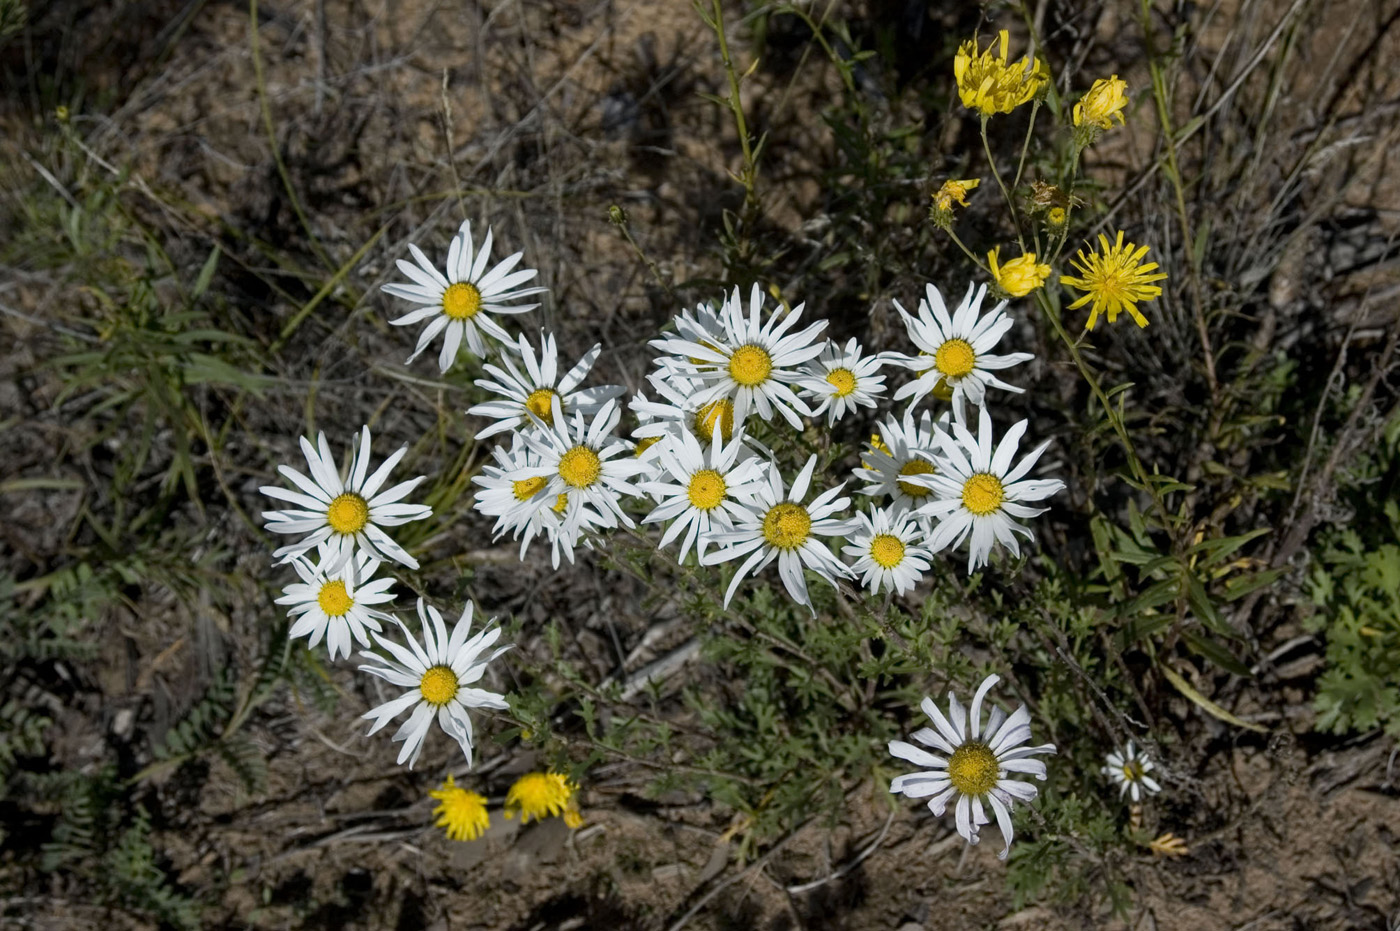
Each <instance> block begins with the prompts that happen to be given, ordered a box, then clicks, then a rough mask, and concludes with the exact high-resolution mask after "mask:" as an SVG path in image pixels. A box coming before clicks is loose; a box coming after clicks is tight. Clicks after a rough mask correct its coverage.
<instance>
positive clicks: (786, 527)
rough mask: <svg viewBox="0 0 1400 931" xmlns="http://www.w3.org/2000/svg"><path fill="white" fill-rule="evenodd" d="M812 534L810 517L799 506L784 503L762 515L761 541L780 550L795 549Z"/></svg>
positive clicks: (805, 510)
mask: <svg viewBox="0 0 1400 931" xmlns="http://www.w3.org/2000/svg"><path fill="white" fill-rule="evenodd" d="M811 534H812V516H811V515H810V514H808V513H807V509H806V508H804V507H803V506H802V505H800V504H793V503H792V502H790V501H784V502H782V503H780V504H775V505H773V506H772V507H771V508H769V509H768V513H767V514H765V515H763V539H765V540H767V541H768V543H769V545H771V546H774V547H776V548H778V549H780V550H793V549H797V548H798V547H799V546H801V545H802V544H803V543H805V542H807V538H808V537H809V536H811Z"/></svg>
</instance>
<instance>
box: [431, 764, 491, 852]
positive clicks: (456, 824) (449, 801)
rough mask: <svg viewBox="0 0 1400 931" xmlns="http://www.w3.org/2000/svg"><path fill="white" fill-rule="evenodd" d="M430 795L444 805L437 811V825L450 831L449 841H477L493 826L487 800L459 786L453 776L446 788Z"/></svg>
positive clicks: (448, 832)
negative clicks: (454, 781) (487, 809)
mask: <svg viewBox="0 0 1400 931" xmlns="http://www.w3.org/2000/svg"><path fill="white" fill-rule="evenodd" d="M428 795H429V797H431V798H435V799H437V800H438V802H439V803H440V804H439V805H438V806H437V807H436V808H434V809H433V814H435V815H437V816H438V819H437V821H435V822H433V823H434V824H436V825H437V826H438V827H440V828H443V829H444V830H445V831H446V833H447V837H448V840H476V839H477V838H478V837H480V836H481V835H482V833H483V832H484V831H485V830H486V829H487V828H489V827H490V826H491V816H490V815H489V814H488V813H487V811H486V799H485V798H483V797H482V796H480V795H477V794H476V793H475V792H470V791H468V790H466V789H463V788H461V787H459V786H457V785H455V784H454V783H453V781H452V776H451V774H450V773H449V774H448V776H447V781H446V782H444V783H443V784H442V787H441V788H438V789H432V790H430V791H429V792H428Z"/></svg>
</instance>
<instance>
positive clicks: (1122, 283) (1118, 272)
mask: <svg viewBox="0 0 1400 931" xmlns="http://www.w3.org/2000/svg"><path fill="white" fill-rule="evenodd" d="M1147 248H1148V247H1147V246H1142V247H1140V248H1139V247H1138V246H1135V245H1133V244H1132V243H1128V244H1127V245H1124V243H1123V231H1122V230H1119V231H1118V239H1117V241H1116V242H1114V243H1113V244H1112V245H1110V244H1109V242H1108V237H1107V236H1105V235H1103V234H1102V233H1100V234H1099V251H1098V252H1090V253H1088V254H1087V255H1086V254H1085V253H1084V250H1083V249H1080V250H1079V253H1078V254H1077V255H1076V256H1075V257H1074V258H1073V259H1072V260H1071V263H1070V264H1072V265H1073V266H1074V267H1075V269H1077V270H1078V271H1079V275H1080V277H1078V278H1073V277H1070V276H1069V275H1061V276H1060V284H1063V285H1069V286H1070V287H1071V288H1074V289H1075V290H1078V291H1083V292H1084V296H1083V297H1081V298H1080V299H1079V300H1077V301H1075V302H1074V303H1073V304H1070V305H1069V309H1070V310H1074V309H1075V308H1077V307H1083V306H1084V305H1085V304H1088V303H1090V302H1091V301H1092V302H1093V303H1092V305H1091V306H1090V308H1089V322H1088V323H1086V324H1084V327H1085V329H1089V330H1092V329H1093V328H1094V324H1095V323H1096V322H1097V321H1098V319H1099V313H1100V312H1101V311H1107V313H1108V322H1109V323H1112V322H1113V321H1114V320H1116V319H1117V318H1118V314H1119V313H1120V312H1121V311H1124V310H1126V311H1127V312H1128V313H1129V314H1131V315H1132V318H1133V319H1134V320H1136V321H1137V325H1138V326H1140V327H1145V326H1147V318H1146V317H1144V316H1143V315H1142V313H1141V312H1139V311H1138V309H1137V302H1138V301H1150V300H1152V299H1154V298H1156V297H1157V295H1159V294H1161V293H1162V289H1161V288H1159V287H1158V286H1157V285H1155V284H1152V282H1154V281H1161V280H1162V279H1163V278H1166V277H1167V276H1166V273H1165V272H1158V273H1157V274H1155V275H1154V274H1152V272H1153V271H1155V270H1156V268H1157V263H1156V262H1147V263H1145V264H1144V263H1143V261H1142V260H1143V257H1144V256H1146V255H1147Z"/></svg>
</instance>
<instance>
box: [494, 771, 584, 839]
mask: <svg viewBox="0 0 1400 931" xmlns="http://www.w3.org/2000/svg"><path fill="white" fill-rule="evenodd" d="M574 791H575V787H574V785H573V783H571V782H569V777H567V776H565V775H563V774H562V773H526V774H525V775H523V776H521V777H520V778H519V779H517V780H515V784H514V785H513V786H511V787H510V791H509V792H507V793H506V817H507V818H511V817H514V816H515V813H516V812H517V811H518V812H520V823H521V824H529V823H530V819H531V818H534V819H536V820H539V821H543V820H544V819H545V818H550V817H557V816H559V815H563V816H564V823H565V824H567V825H568V826H569V827H571V828H576V827H578V826H579V825H580V824H582V823H583V818H582V817H580V815H579V813H578V803H577V802H576V801H575V800H574Z"/></svg>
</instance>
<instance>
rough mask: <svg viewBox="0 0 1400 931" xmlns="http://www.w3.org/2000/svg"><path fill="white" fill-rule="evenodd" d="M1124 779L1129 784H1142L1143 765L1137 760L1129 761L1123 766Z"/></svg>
mask: <svg viewBox="0 0 1400 931" xmlns="http://www.w3.org/2000/svg"><path fill="white" fill-rule="evenodd" d="M1123 778H1124V779H1127V780H1128V781H1129V782H1140V781H1141V780H1142V764H1141V763H1139V762H1138V761H1137V760H1128V762H1126V763H1124V764H1123Z"/></svg>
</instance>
